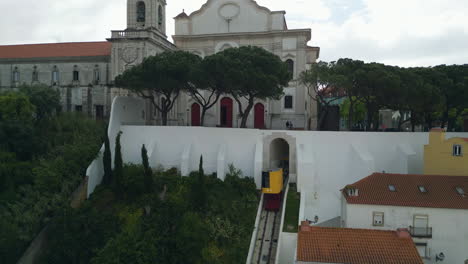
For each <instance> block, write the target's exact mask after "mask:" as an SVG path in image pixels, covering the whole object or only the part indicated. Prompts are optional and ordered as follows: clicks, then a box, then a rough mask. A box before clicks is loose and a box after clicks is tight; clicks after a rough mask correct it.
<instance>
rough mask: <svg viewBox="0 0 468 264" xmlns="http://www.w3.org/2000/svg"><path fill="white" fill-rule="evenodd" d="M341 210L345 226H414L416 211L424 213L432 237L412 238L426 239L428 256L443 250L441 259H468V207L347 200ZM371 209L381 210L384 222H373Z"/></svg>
mask: <svg viewBox="0 0 468 264" xmlns="http://www.w3.org/2000/svg"><path fill="white" fill-rule="evenodd" d="M344 209H345V211H346V212H345V213H343V221H344V227H350V228H365V229H380V230H396V229H397V228H409V226H414V224H413V219H414V216H415V215H427V216H428V223H429V227H432V238H423V239H421V238H413V240H414V242H415V243H427V248H428V251H427V252H428V254H429V256H430V257H431V259H426V260H425V262H426V263H435V255H436V254H439V253H440V252H443V253H444V255H445V257H446V259H445V260H444V262H443V263H453V264H458V263H459V264H464V263H465V262H464V261H465V260H468V210H457V209H440V208H422V207H403V206H381V205H361V204H347V203H346V202H345V206H344ZM373 212H383V213H384V226H382V227H377V226H373Z"/></svg>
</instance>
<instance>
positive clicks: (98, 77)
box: [12, 65, 101, 85]
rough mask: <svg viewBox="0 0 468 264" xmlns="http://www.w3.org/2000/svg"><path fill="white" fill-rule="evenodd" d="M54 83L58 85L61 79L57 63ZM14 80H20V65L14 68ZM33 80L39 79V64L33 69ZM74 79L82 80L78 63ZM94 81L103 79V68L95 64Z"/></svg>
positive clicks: (16, 81) (53, 69) (96, 82)
mask: <svg viewBox="0 0 468 264" xmlns="http://www.w3.org/2000/svg"><path fill="white" fill-rule="evenodd" d="M51 79H52V84H53V85H57V84H58V82H59V80H60V71H59V69H58V67H57V66H56V65H54V66H53V67H52V75H51ZM12 81H13V82H14V83H18V82H20V70H19V69H18V67H15V68H14V69H13V74H12ZM31 81H32V82H38V81H39V71H38V69H37V66H34V67H33V71H32V76H31ZM73 81H75V82H76V81H80V70H79V67H78V66H77V65H75V66H73ZM93 81H94V84H99V83H100V81H101V70H100V69H99V65H95V67H94V71H93Z"/></svg>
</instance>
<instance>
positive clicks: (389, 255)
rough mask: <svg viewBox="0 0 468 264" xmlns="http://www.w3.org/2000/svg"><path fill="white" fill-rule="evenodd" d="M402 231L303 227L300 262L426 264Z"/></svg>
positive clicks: (300, 232) (300, 235)
mask: <svg viewBox="0 0 468 264" xmlns="http://www.w3.org/2000/svg"><path fill="white" fill-rule="evenodd" d="M400 232H403V233H407V231H381V230H368V229H350V228H325V227H309V228H305V229H304V228H302V227H301V230H300V231H299V233H298V242H297V260H298V261H304V262H320V263H322V262H323V263H347V264H363V263H366V264H422V263H423V261H422V260H421V257H420V256H419V253H418V251H417V249H416V246H415V245H414V243H413V240H412V239H411V237H410V236H409V235H404V234H403V235H402V234H401V233H400Z"/></svg>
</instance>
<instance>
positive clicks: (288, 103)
mask: <svg viewBox="0 0 468 264" xmlns="http://www.w3.org/2000/svg"><path fill="white" fill-rule="evenodd" d="M293 99H294V98H293V96H292V95H286V96H285V97H284V109H293V108H294V100H293Z"/></svg>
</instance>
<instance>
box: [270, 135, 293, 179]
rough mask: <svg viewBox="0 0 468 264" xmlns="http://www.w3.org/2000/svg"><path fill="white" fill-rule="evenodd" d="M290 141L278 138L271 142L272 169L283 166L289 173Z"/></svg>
mask: <svg viewBox="0 0 468 264" xmlns="http://www.w3.org/2000/svg"><path fill="white" fill-rule="evenodd" d="M289 157H290V155H289V143H288V142H287V141H286V140H284V139H282V138H277V139H275V140H273V141H271V144H270V169H278V168H282V169H283V170H284V171H285V172H286V173H289Z"/></svg>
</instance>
